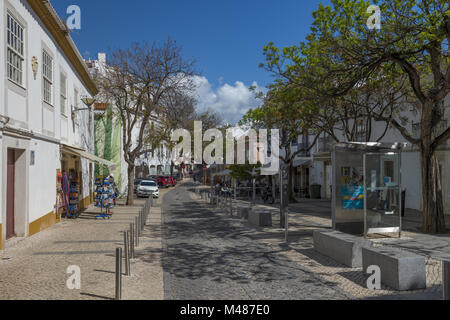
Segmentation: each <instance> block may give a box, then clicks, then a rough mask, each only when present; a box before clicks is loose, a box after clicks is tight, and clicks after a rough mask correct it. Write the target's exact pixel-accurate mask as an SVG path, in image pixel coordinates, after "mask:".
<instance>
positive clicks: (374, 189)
mask: <svg viewBox="0 0 450 320" xmlns="http://www.w3.org/2000/svg"><path fill="white" fill-rule="evenodd" d="M400 167H401V154H400V152H388V153H367V154H365V155H364V173H365V174H364V185H365V197H364V236H366V237H367V236H369V235H375V234H385V233H397V234H398V236H399V237H400V235H401V229H402V217H401V212H402V208H401V205H402V201H401V196H402V193H401V176H400Z"/></svg>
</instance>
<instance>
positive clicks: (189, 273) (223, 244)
mask: <svg viewBox="0 0 450 320" xmlns="http://www.w3.org/2000/svg"><path fill="white" fill-rule="evenodd" d="M190 186H191V184H189V183H185V184H183V185H182V186H181V187H180V188H178V189H176V190H175V191H172V192H169V193H168V194H167V195H166V196H165V198H164V202H163V214H164V240H163V245H164V259H163V265H164V288H165V299H174V300H210V299H223V300H230V299H237V300H245V299H251V300H260V299H267V300H270V299H280V300H301V299H347V298H350V297H349V296H348V295H346V294H345V293H344V292H343V291H342V290H341V289H339V288H338V287H337V283H335V282H333V281H328V280H326V279H323V278H321V277H319V276H317V275H315V274H314V273H313V272H311V271H309V270H308V269H306V268H304V266H303V265H301V264H299V263H297V262H296V261H294V260H292V259H290V258H289V257H288V256H286V255H285V254H283V253H282V251H284V250H283V249H282V248H277V247H276V246H270V245H267V244H265V243H263V242H260V241H258V240H257V239H256V240H255V239H254V238H253V234H252V230H251V229H249V228H248V227H247V226H245V225H242V224H241V223H240V221H237V220H236V218H231V217H229V216H226V215H224V214H222V213H221V212H220V210H213V209H211V208H210V207H208V206H207V205H206V204H205V203H200V202H198V201H193V200H194V199H193V197H192V195H191V194H190V193H189V192H187V190H189V188H190Z"/></svg>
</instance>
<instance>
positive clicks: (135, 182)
mask: <svg viewBox="0 0 450 320" xmlns="http://www.w3.org/2000/svg"><path fill="white" fill-rule="evenodd" d="M141 181H142V179H134V193H136V191H137V188H138V187H139V184H140V183H141Z"/></svg>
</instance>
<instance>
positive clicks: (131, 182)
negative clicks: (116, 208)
mask: <svg viewBox="0 0 450 320" xmlns="http://www.w3.org/2000/svg"><path fill="white" fill-rule="evenodd" d="M134 169H135V166H134V165H130V164H128V194H127V206H132V205H134Z"/></svg>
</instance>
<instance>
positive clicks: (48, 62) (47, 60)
mask: <svg viewBox="0 0 450 320" xmlns="http://www.w3.org/2000/svg"><path fill="white" fill-rule="evenodd" d="M53 74H54V72H53V57H52V56H51V55H50V54H49V53H48V52H47V50H45V49H43V50H42V100H43V101H44V102H46V103H48V104H49V105H53ZM47 85H48V90H47V87H46V86H47Z"/></svg>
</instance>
